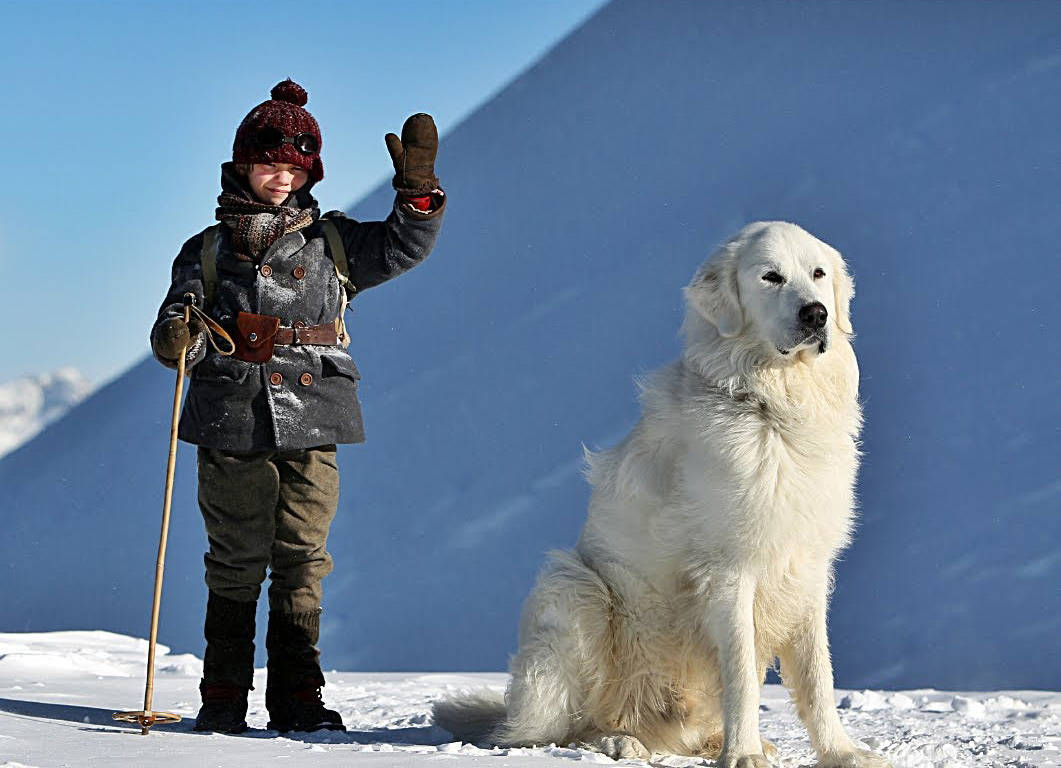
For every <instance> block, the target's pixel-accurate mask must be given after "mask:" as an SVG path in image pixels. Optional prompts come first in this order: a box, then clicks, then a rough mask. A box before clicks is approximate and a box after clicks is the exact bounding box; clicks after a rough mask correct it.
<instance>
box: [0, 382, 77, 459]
mask: <svg viewBox="0 0 1061 768" xmlns="http://www.w3.org/2000/svg"><path fill="white" fill-rule="evenodd" d="M92 389H93V385H92V382H90V381H89V380H88V379H87V378H86V377H85V375H84V374H82V373H81V371H79V370H77V369H76V368H58V369H56V370H54V371H51V372H49V373H42V374H38V375H36V376H23V377H22V378H19V379H15V380H14V381H9V382H5V383H3V384H0V456H3V455H4V454H7V453H10V452H11V451H13V450H15V448H18V447H19V446H20V445H22V444H23V443H24V442H26V441H27V440H29V439H30V438H32V437H33V436H34V435H36V434H37V433H38V432H40V431H41V430H42V429H44V427H46V426H47V425H48V424H50V423H51V422H53V421H55V420H56V419H58V418H59V417H60V416H62V415H63V414H64V413H66V412H67V411H68V410H70V409H71V408H72V407H74V406H75V405H77V404H78V403H80V402H81V401H82V400H84V399H85V398H86V397H88V395H89V394H91V392H92Z"/></svg>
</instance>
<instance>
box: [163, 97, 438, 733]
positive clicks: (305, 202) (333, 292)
mask: <svg viewBox="0 0 1061 768" xmlns="http://www.w3.org/2000/svg"><path fill="white" fill-rule="evenodd" d="M271 96H272V98H271V99H270V100H269V101H265V102H263V103H262V104H259V105H258V106H257V107H255V108H254V109H253V110H251V112H250V113H249V114H248V115H247V117H246V118H245V119H244V120H243V122H242V123H241V124H240V126H239V129H238V130H237V131H236V138H235V142H234V144H233V148H232V162H228V163H224V164H223V165H222V166H221V188H222V193H221V196H220V197H219V198H218V208H217V212H216V218H217V219H218V221H220V222H221V224H220V225H215V226H214V227H210V228H207V229H206V230H204V231H203V232H201V233H200V234H198V235H195V236H194V237H192V238H191V239H190V240H188V242H187V243H185V244H184V247H183V248H182V249H181V251H180V253H179V254H178V256H177V258H176V261H175V262H174V264H173V278H172V284H171V285H170V289H169V293H168V294H167V296H166V300H165V301H164V302H163V304H162V308H161V309H160V310H159V316H158V320H157V321H156V323H155V325H154V327H153V328H152V331H151V346H152V350H153V352H154V354H155V357H156V358H158V360H159V361H160V362H162V363H163V364H164V365H167V366H169V367H176V365H177V360H178V359H179V357H180V355H181V354H182V352H183V353H184V354H185V359H186V365H187V366H188V367H189V369H190V370H191V374H190V377H191V383H190V385H189V388H188V397H187V401H186V403H185V407H184V412H183V415H182V417H181V421H180V427H179V433H178V434H179V437H180V438H181V439H182V440H184V441H186V442H189V443H193V444H195V445H197V446H198V464H199V506H200V509H201V510H202V513H203V519H204V521H205V525H206V532H207V537H208V539H209V544H210V550H209V552H207V554H206V556H205V561H206V583H207V586H208V587H209V596H208V600H207V608H206V623H205V635H206V652H205V655H204V659H203V678H202V682H201V683H200V686H199V689H200V693H201V694H202V707H201V709H200V710H199V715H198V717H197V718H196V724H195V730H197V731H221V732H224V733H239V732H241V731H243V730H245V729H246V728H247V723H246V720H245V717H246V713H247V692H248V691H249V690H250V689H251V687H252V686H251V681H252V676H253V672H254V631H255V627H254V619H255V610H256V604H257V600H258V596H259V594H260V591H261V584H262V582H263V581H264V579H265V574H266V569H267V568H268V569H269V571H270V580H271V583H270V586H269V591H268V595H269V609H270V610H269V627H268V631H267V634H266V649H267V651H268V682H267V684H266V691H265V702H266V707H267V709H268V710H269V726H268V727H269V728H270V729H274V730H278V731H281V732H287V731H312V730H317V729H320V728H330V729H335V730H345V728H344V726H343V724H342V718H341V717H340V716H339V714H338V713H337V712H335V711H333V710H331V709H328V708H326V707H325V706H324V703H323V701H322V698H321V687H322V686H323V685H324V675H323V674H322V673H321V667H320V663H319V656H320V654H319V651H318V649H317V647H316V646H317V641H318V638H319V629H320V613H321V580H322V579H323V578H324V576H326V575H327V574H328V573H329V572H330V571H331V569H332V560H331V557H330V555H329V554H328V552H327V550H326V549H325V543H326V539H327V535H328V528H329V526H330V524H331V521H332V519H333V518H334V516H335V512H336V508H337V505H338V493H339V476H338V467H337V464H336V460H335V450H336V444H337V443H357V442H362V441H363V440H364V432H363V429H362V423H361V410H360V406H359V404H358V400H357V382H358V380H359V379H360V375H359V374H358V372H357V369H356V368H355V366H354V363H353V361H352V360H351V358H350V356H349V355H348V354H347V352H346V350H345V348H344V344H343V342H344V341H346V343H349V342H348V341H347V340H346V333H345V326H344V324H343V323H342V322H341V321H342V314H343V310H344V308H345V303H346V301H347V300H349V299H351V298H353V297H354V296H355V295H356V293H359V292H360V291H363V290H365V289H366V288H371V287H372V286H374V285H378V284H380V283H382V282H384V281H385V280H389V279H391V278H393V277H396V276H398V275H400V274H401V273H403V272H405V271H406V270H408V269H410V268H412V267H414V266H416V265H417V264H418V263H420V262H421V261H422V260H423V259H424V258H426V257H427V255H428V254H429V253H430V252H431V249H432V247H433V246H434V243H435V239H436V237H437V235H438V232H439V229H440V228H441V225H442V215H443V209H444V208H445V196H444V194H443V193H442V190H441V189H440V188H439V185H438V179H437V178H435V173H434V160H435V154H436V151H437V149H438V134H437V131H436V129H435V125H434V121H433V120H432V119H431V117H430V116H429V115H426V114H417V115H413V116H412V117H410V118H409V119H408V120H407V121H406V122H405V125H404V126H403V128H402V136H401V139H399V138H398V137H397V136H395V135H394V134H387V136H386V144H387V149H388V151H389V152H390V154H391V158H392V160H393V161H394V167H395V176H394V180H393V183H394V187H395V189H396V191H397V196H396V199H395V203H394V208H393V210H392V211H391V213H390V215H389V216H388V217H387V219H386V220H385V221H382V222H364V223H362V222H357V221H354V220H353V219H348V218H346V217H345V216H344V215H343V214H342V213H340V212H337V211H336V212H332V213H328V214H326V215H325V216H324V217H322V216H321V215H320V211H319V209H318V207H317V202H316V200H314V198H313V196H312V195H311V194H310V190H311V189H312V187H313V185H314V184H315V183H316V182H318V181H320V180H321V179H322V178H323V176H324V167H323V165H322V163H321V156H320V151H321V134H320V128H319V127H318V125H317V121H316V120H315V119H314V118H313V116H312V115H311V114H310V113H309V112H307V111H306V110H305V109H304V108H303V107H304V106H305V104H306V101H307V95H306V92H305V91H304V90H303V89H302V88H301V87H300V86H299V85H297V84H296V83H294V82H292V81H291V80H286V81H284V82H282V83H280V84H278V85H277V86H276V87H275V88H273V90H272V93H271ZM327 222H331V224H330V225H329V224H327ZM344 272H345V273H346V274H344ZM189 293H191V294H193V295H194V297H195V307H194V308H193V311H192V315H191V317H192V319H191V320H190V321H189V322H188V323H185V322H184V319H183V316H184V314H183V306H182V300H183V297H184V296H185V295H186V294H189ZM200 313H205V316H206V317H208V318H210V319H211V320H212V321H216V323H217V324H219V325H220V326H221V327H222V328H224V329H225V330H227V331H228V332H229V333H230V334H231V335H232V338H233V341H234V343H235V348H236V350H235V354H234V355H232V356H225V355H222V354H220V353H218V351H217V349H216V347H213V345H212V338H211V332H210V330H209V328H208V324H207V323H204V321H203V320H202V319H201V315H200ZM212 347H213V348H212ZM191 366H195V367H194V368H193V369H192V368H191Z"/></svg>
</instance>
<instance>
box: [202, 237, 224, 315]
mask: <svg viewBox="0 0 1061 768" xmlns="http://www.w3.org/2000/svg"><path fill="white" fill-rule="evenodd" d="M220 230H221V225H220V224H215V225H214V226H212V227H208V228H207V230H206V232H204V233H203V250H202V253H201V254H200V255H199V261H200V263H201V264H202V268H203V304H205V305H206V306H210V305H211V304H213V303H214V298H215V297H216V296H217V238H218V237H219V236H220V234H221V231H220Z"/></svg>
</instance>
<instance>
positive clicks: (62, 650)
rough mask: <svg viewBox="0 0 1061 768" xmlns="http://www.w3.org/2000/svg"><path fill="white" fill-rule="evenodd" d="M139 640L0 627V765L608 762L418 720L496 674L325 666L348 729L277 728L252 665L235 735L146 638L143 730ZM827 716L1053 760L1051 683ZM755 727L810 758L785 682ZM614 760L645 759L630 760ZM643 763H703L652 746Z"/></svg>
mask: <svg viewBox="0 0 1061 768" xmlns="http://www.w3.org/2000/svg"><path fill="white" fill-rule="evenodd" d="M146 648H147V642H146V641H144V640H140V639H134V638H131V637H126V636H124V635H118V634H113V633H110V632H102V631H86V632H51V633H32V634H31V633H24V634H15V633H11V634H0V766H6V767H8V768H14V767H16V766H36V767H38V768H50V767H51V766H68V765H76V766H129V765H137V766H154V765H173V766H188V765H195V766H211V765H218V766H226V768H233V767H235V766H263V765H277V766H292V765H309V764H313V765H339V764H343V765H348V764H360V765H366V766H382V765H386V766H409V765H428V764H432V763H434V764H438V763H439V762H444V763H445V764H448V765H451V766H453V768H463V767H464V766H496V768H520V767H521V766H524V767H525V766H535V767H537V768H542V767H544V766H550V765H555V766H562V765H564V764H566V763H570V762H572V761H582V762H589V763H600V764H609V763H612V761H611V760H610V759H608V758H606V757H604V756H602V755H599V754H595V753H593V752H591V751H588V750H585V749H581V748H579V747H577V746H575V745H555V746H545V747H542V748H538V749H482V748H479V747H475V746H472V745H461V744H457V743H453V742H452V740H451V738H450V735H449V734H448V733H447V732H446V731H444V730H442V729H441V728H438V727H436V726H433V725H432V724H431V718H430V709H431V702H432V701H434V700H435V699H437V698H439V697H441V696H445V695H446V694H447V693H450V692H454V691H457V690H461V689H464V688H468V687H475V686H489V687H495V688H498V689H501V688H503V687H504V685H505V679H506V678H505V675H503V674H500V673H492V674H491V673H483V674H437V673H436V674H396V673H375V674H361V673H351V672H335V671H333V672H330V673H329V674H328V685H327V687H326V689H325V693H326V701H327V702H328V703H329V704H330V705H331V706H333V707H335V708H336V709H338V710H339V711H340V712H341V713H342V715H343V718H344V719H345V721H346V723H347V726H348V728H349V731H347V732H346V733H332V732H328V733H316V734H305V735H299V736H294V737H290V736H280V735H278V734H277V733H275V732H271V731H266V730H264V727H265V723H266V720H267V714H266V712H265V709H264V706H263V704H262V691H263V689H264V682H265V681H264V679H263V678H262V675H263V674H264V671H263V670H259V672H258V677H256V688H257V690H256V691H254V692H253V693H252V703H251V709H250V712H249V714H248V722H249V723H250V725H251V730H250V731H248V732H247V733H245V734H242V735H239V736H222V735H217V734H199V733H195V732H193V731H192V730H191V728H192V724H193V723H192V721H191V718H193V717H194V715H195V711H196V708H197V702H198V692H197V684H198V681H199V673H200V669H201V661H200V660H199V659H197V658H196V657H195V656H191V655H169V654H168V652H167V649H165V648H160V649H159V655H158V657H157V659H156V662H157V674H156V685H155V700H154V709H155V710H162V711H170V712H175V713H177V714H180V715H182V716H184V717H186V718H189V719H186V720H184V721H182V722H181V723H179V724H177V725H173V726H158V727H156V728H155V729H153V730H152V732H151V733H150V734H149V735H148V736H147V737H142V736H141V735H140V729H139V727H136V726H128V725H123V724H119V723H116V722H114V721H113V720H112V717H111V715H112V713H113V712H114V711H115V710H138V709H140V708H141V707H142V706H143V692H144V691H143V689H144V662H145V658H146ZM837 701H838V702H839V706H840V709H841V711H840V716H841V718H842V719H843V721H844V723H845V724H846V725H847V727H848V729H849V730H850V732H851V733H852V734H853V735H854V736H855V737H856V738H858V739H860V740H861V741H862V742H863V743H864V744H865V745H866V746H868V747H870V748H872V749H875V750H878V751H881V752H883V753H884V754H885V755H887V756H888V757H889V758H891V760H892V761H893V763H894V764H895V765H896V767H897V768H902V767H903V766H910V767H914V766H917V767H918V768H920V767H922V766H924V767H926V768H927V767H932V768H944V767H946V768H950V767H951V766H955V767H957V766H974V765H975V766H1010V767H1016V768H1019V767H1021V766H1051V765H1058V764H1061V693H1051V692H1043V691H1009V692H992V693H961V694H958V693H947V692H943V691H934V690H920V691H895V692H887V691H884V692H881V691H854V692H845V691H837ZM761 709H762V714H761V716H762V732H763V735H764V736H765V737H766V738H768V739H770V740H771V741H773V742H774V744H775V745H776V746H777V748H778V761H777V764H778V765H781V766H784V767H785V768H795V767H796V766H807V765H811V764H813V762H814V758H813V754H812V753H811V751H810V747H809V744H808V743H807V737H806V734H805V732H804V731H803V728H802V726H800V724H799V723H798V721H797V720H796V718H795V715H794V714H793V712H792V708H791V707H790V706H789V704H788V696H787V693H786V692H785V690H784V689H783V688H781V687H779V686H772V685H768V686H766V688H765V690H764V693H763V699H762V708H761ZM622 763H623V764H624V765H645V763H643V762H641V761H637V760H626V761H622ZM648 764H649V765H653V766H694V765H711V762H710V761H705V760H701V759H696V758H684V757H674V756H664V755H656V756H654V757H653V759H652V760H651V761H650V762H649V763H648Z"/></svg>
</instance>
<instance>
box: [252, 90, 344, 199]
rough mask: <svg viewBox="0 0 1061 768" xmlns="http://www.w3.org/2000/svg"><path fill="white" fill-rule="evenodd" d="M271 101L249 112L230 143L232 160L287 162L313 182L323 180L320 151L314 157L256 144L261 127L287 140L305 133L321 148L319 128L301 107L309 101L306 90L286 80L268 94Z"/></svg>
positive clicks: (287, 148)
mask: <svg viewBox="0 0 1061 768" xmlns="http://www.w3.org/2000/svg"><path fill="white" fill-rule="evenodd" d="M270 96H272V99H270V100H269V101H263V102H262V103H261V104H259V105H258V106H256V107H255V108H254V109H252V110H251V111H250V112H249V113H248V114H247V116H246V117H245V118H243V122H242V123H240V125H239V128H238V129H237V130H236V139H235V141H234V142H233V143H232V161H233V162H235V163H245V164H248V165H251V164H254V163H288V164H290V165H294V166H297V167H299V168H304V169H305V170H306V171H308V172H309V177H310V179H311V180H312V181H315V182H316V181H320V180H321V179H323V178H324V164H323V163H322V162H321V157H320V150H319V149H318V151H317V152H315V153H313V154H309V155H306V154H303V153H302V152H300V151H299V150H298V149H296V148H295V147H294V146H293V145H292V144H290V143H286V142H285V143H283V144H281V145H280V146H279V147H272V148H268V149H267V148H265V147H262V146H261V145H260V144H259V143H258V141H257V136H258V132H259V131H261V130H262V129H263V128H276V129H278V130H279V131H280V132H281V133H283V135H284V136H285V137H286V138H294V137H295V136H298V134H300V133H308V134H310V135H312V136H314V137H316V139H317V143H318V145H321V146H322V145H323V144H324V142H323V141H322V139H321V131H320V126H318V125H317V121H316V120H315V119H314V118H313V115H311V114H310V113H309V112H307V111H306V110H305V109H303V107H305V106H306V103H307V102H308V101H309V94H308V93H306V89H305V88H303V87H302V86H301V85H299V84H298V83H296V82H295V81H294V80H291V79H288V80H284V81H283V82H281V83H277V84H276V85H275V86H273V89H272V91H270Z"/></svg>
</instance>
